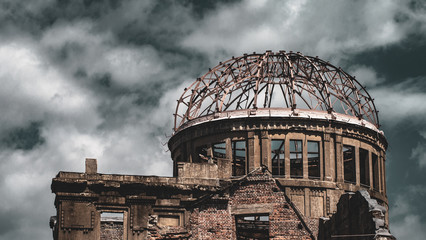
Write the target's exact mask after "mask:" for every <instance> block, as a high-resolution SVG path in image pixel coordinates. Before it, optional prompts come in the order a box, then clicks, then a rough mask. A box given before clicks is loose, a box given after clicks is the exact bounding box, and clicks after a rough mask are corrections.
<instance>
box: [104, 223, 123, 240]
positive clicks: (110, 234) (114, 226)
mask: <svg viewBox="0 0 426 240" xmlns="http://www.w3.org/2000/svg"><path fill="white" fill-rule="evenodd" d="M122 239H123V223H115V222H102V223H101V240H122Z"/></svg>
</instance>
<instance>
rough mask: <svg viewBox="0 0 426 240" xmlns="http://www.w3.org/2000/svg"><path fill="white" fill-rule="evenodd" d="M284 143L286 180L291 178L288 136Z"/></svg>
mask: <svg viewBox="0 0 426 240" xmlns="http://www.w3.org/2000/svg"><path fill="white" fill-rule="evenodd" d="M284 141H285V143H284V157H285V162H284V164H285V178H290V138H288V137H287V135H286V137H285V139H284Z"/></svg>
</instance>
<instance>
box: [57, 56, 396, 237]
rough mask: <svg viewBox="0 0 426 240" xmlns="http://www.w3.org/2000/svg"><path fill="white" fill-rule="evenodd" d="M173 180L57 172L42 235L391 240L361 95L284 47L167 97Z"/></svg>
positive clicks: (373, 117)
mask: <svg viewBox="0 0 426 240" xmlns="http://www.w3.org/2000/svg"><path fill="white" fill-rule="evenodd" d="M174 120H175V121H174V133H173V135H172V136H171V138H170V140H169V142H168V146H169V149H170V152H171V158H172V160H173V177H156V176H137V175H116V174H100V173H97V165H96V164H97V163H96V160H95V159H87V160H86V172H84V173H76V172H59V173H58V175H57V176H56V177H55V178H54V179H53V181H52V186H51V187H52V192H53V193H55V194H56V199H55V207H56V209H57V214H56V216H53V217H52V218H51V222H50V223H51V228H52V229H53V236H54V239H60V240H65V239H96V240H98V239H102V240H104V239H129V240H130V239H131V240H136V239H357V240H358V239H394V237H393V236H392V235H391V234H390V232H389V230H388V200H387V197H386V181H385V179H386V178H385V172H386V171H385V159H386V153H385V151H386V148H387V142H386V139H385V136H384V134H383V132H382V131H380V130H379V127H380V125H379V119H378V114H377V110H376V108H375V106H374V102H373V99H372V97H371V96H370V95H369V94H368V93H367V91H366V90H365V88H364V87H363V86H362V85H361V84H360V83H359V82H358V81H356V80H355V78H354V77H352V76H350V75H348V74H347V73H346V72H344V71H343V70H342V69H340V68H337V67H335V66H333V65H331V64H330V63H328V62H325V61H323V60H321V59H319V58H318V57H308V56H304V55H302V54H300V53H293V52H289V53H288V52H285V51H280V52H271V51H267V52H266V53H264V54H256V53H253V54H244V56H241V57H232V59H229V60H227V61H225V62H221V63H219V65H218V66H216V67H214V68H212V69H209V71H208V72H207V73H206V74H205V75H203V76H202V77H201V78H198V79H197V80H196V81H195V82H194V83H193V84H192V85H190V86H189V87H188V88H186V89H185V90H184V92H183V94H182V96H181V97H180V98H179V99H178V103H177V107H176V112H175V115H174Z"/></svg>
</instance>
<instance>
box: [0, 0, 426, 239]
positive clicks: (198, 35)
mask: <svg viewBox="0 0 426 240" xmlns="http://www.w3.org/2000/svg"><path fill="white" fill-rule="evenodd" d="M425 37H426V4H425V1H422V0H418V1H408V0H407V1H405V0H382V1H380V0H377V1H373V0H371V1H349V0H348V1H338V0H334V1H331V0H330V1H326V0H321V1H318V0H315V1H302V0H295V1H278V0H277V1H266V0H265V1H263V0H241V1H205V0H204V1H189V0H185V1H184V0H182V1H165V0H163V1H154V0H152V1H148V0H146V1H136V0H133V1H119V0H105V1H90V0H73V1H54V0H46V1H44V0H31V1H17V0H0V193H1V198H0V239H5V240H6V239H7V240H14V239H16V240H18V239H19V240H22V239H36V240H44V239H51V238H52V237H51V230H50V229H49V226H48V220H49V217H50V216H51V215H55V208H54V203H53V201H54V195H53V194H52V193H51V191H50V183H51V179H52V178H53V177H54V176H55V175H56V174H57V173H58V171H61V170H63V171H80V172H81V171H84V159H85V158H86V157H93V158H97V159H98V170H99V171H100V172H103V173H123V174H142V175H162V176H169V175H171V174H172V171H171V160H170V153H169V152H166V150H167V147H166V146H163V145H164V144H165V143H166V142H167V136H170V135H171V133H172V113H173V111H174V109H175V105H176V99H178V97H179V96H180V94H181V93H182V92H183V89H184V88H185V86H188V85H189V84H190V83H191V82H192V81H194V80H195V79H196V78H197V77H199V76H201V75H202V74H204V73H205V72H207V71H208V68H209V67H214V66H216V65H217V64H218V62H219V61H223V60H226V59H229V58H231V57H232V56H240V55H242V54H244V53H246V52H247V53H251V52H264V51H265V50H273V51H278V50H287V51H290V50H293V51H300V52H302V53H304V54H305V55H311V56H319V57H320V58H322V59H324V60H328V61H330V62H331V63H332V64H334V65H337V66H341V67H342V68H343V69H344V70H346V71H347V72H349V73H350V74H352V75H356V77H357V79H358V80H359V81H361V82H362V83H363V84H365V85H366V86H367V90H368V91H369V93H370V94H371V95H372V96H373V97H374V98H375V102H376V106H377V108H378V109H379V110H380V113H379V116H380V122H381V124H382V130H384V132H385V135H386V137H387V139H388V141H389V148H388V152H387V162H386V166H387V189H388V197H389V202H390V208H391V209H390V222H391V223H390V229H391V232H392V233H393V234H394V235H395V236H397V237H398V238H399V239H411V240H417V239H418V240H421V239H424V236H426V201H424V199H425V198H426V121H425V120H426V60H425V59H426V40H425Z"/></svg>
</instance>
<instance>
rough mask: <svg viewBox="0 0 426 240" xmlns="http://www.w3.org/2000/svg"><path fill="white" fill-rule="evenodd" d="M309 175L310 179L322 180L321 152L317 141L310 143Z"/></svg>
mask: <svg viewBox="0 0 426 240" xmlns="http://www.w3.org/2000/svg"><path fill="white" fill-rule="evenodd" d="M308 175H309V178H313V179H319V178H320V151H319V142H316V141H308Z"/></svg>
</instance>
